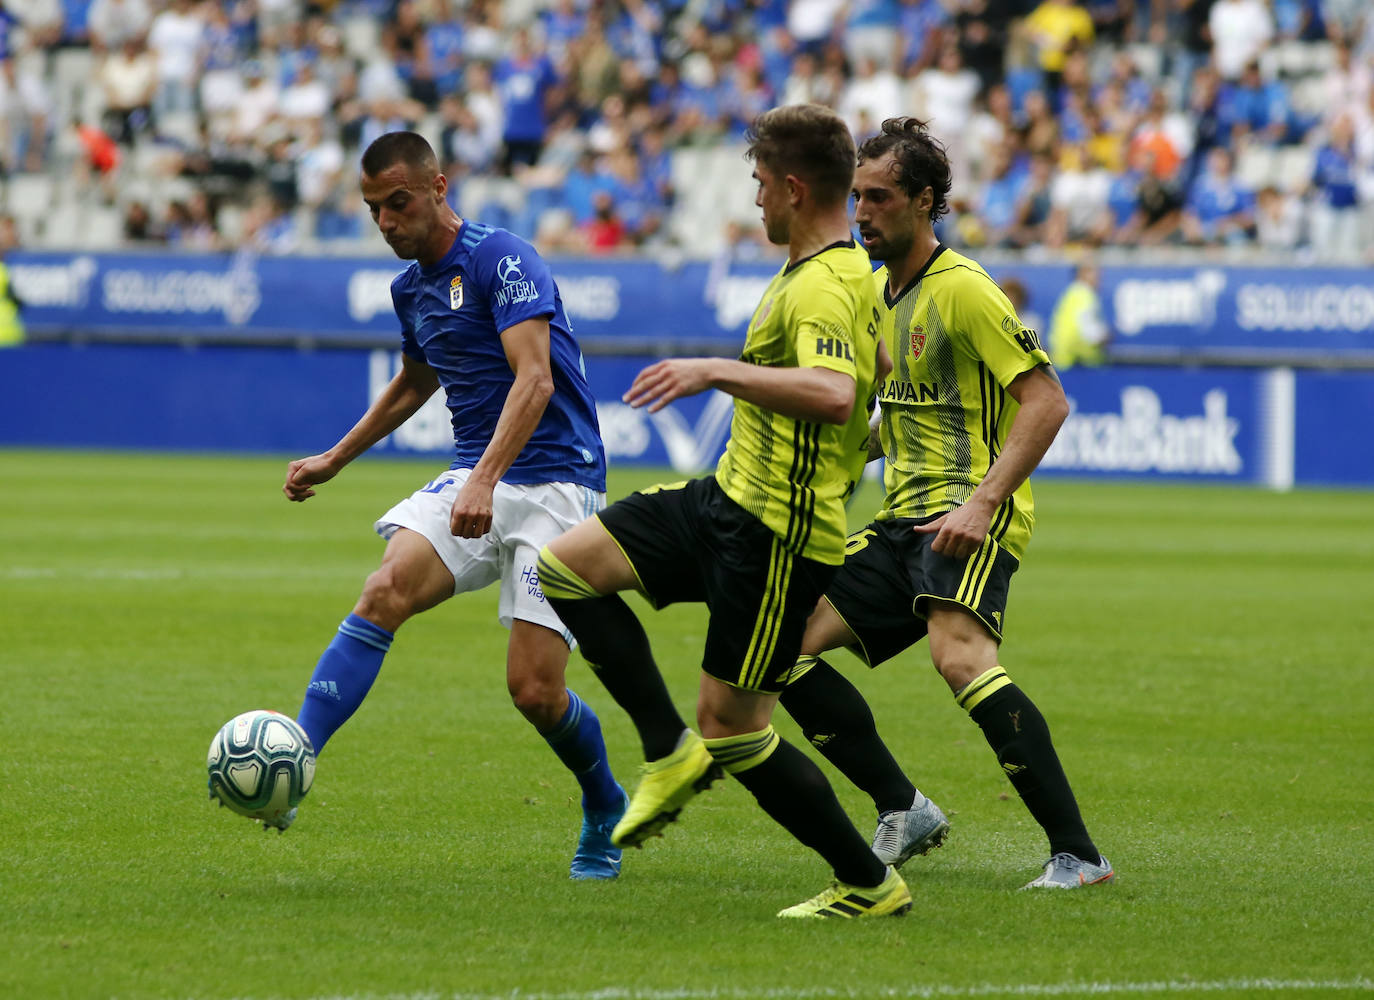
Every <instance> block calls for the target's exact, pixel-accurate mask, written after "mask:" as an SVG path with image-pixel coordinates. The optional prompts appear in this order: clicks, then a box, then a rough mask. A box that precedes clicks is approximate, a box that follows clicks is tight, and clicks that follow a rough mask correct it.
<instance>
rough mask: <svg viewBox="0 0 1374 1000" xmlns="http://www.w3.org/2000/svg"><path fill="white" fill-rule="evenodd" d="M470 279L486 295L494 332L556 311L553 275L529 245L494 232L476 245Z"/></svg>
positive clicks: (500, 231) (513, 236)
mask: <svg viewBox="0 0 1374 1000" xmlns="http://www.w3.org/2000/svg"><path fill="white" fill-rule="evenodd" d="M473 272H474V274H473V276H474V277H475V278H476V279H477V280H478V282H479V283H480V285H481V287H482V289H483V291H484V292H485V293H486V298H487V301H488V302H489V303H490V305H491V315H492V319H493V320H494V321H495V324H496V331H497V332H498V333H503V332H505V331H506V330H509V329H510V328H511V327H513V326H515V325H516V324H517V323H523V322H524V321H525V320H527V319H535V318H538V317H541V316H542V317H551V316H553V315H554V314H555V313H556V312H557V307H556V305H555V295H556V294H557V292H556V289H555V287H554V283H553V273H552V272H551V271H550V270H549V266H548V264H546V263H544V258H543V257H541V256H539V253H538V251H536V250H535V249H534V247H533V246H531V245H530V244H528V243H526V242H525V241H524V240H522V239H520V238H519V237H518V236H515V235H514V234H512V233H508V232H505V231H504V230H499V229H498V230H496V231H494V232H493V233H492V234H491V235H490V236H488V237H487V238H486V239H484V240H483V241H482V242H481V244H480V245H479V247H478V249H477V252H476V254H475V255H474V260H473Z"/></svg>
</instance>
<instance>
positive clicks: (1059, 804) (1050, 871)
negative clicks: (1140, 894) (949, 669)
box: [955, 666, 1116, 889]
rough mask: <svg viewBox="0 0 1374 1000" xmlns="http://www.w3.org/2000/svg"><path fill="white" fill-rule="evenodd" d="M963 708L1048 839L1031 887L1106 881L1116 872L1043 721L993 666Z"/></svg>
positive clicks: (970, 689) (961, 696)
mask: <svg viewBox="0 0 1374 1000" xmlns="http://www.w3.org/2000/svg"><path fill="white" fill-rule="evenodd" d="M955 699H956V701H957V702H958V703H959V707H960V708H962V709H964V710H965V711H966V712H968V714H969V717H970V718H972V719H973V721H974V722H976V723H977V724H978V726H979V728H980V729H982V730H983V736H984V737H985V738H986V739H987V741H988V746H990V747H992V749H993V752H995V753H996V754H997V762H998V763H999V764H1001V765H1002V771H1003V772H1004V773H1005V774H1006V776H1007V779H1008V780H1009V781H1010V782H1011V784H1012V787H1013V788H1015V789H1016V793H1017V794H1018V795H1020V796H1021V801H1022V802H1024V803H1025V804H1026V808H1027V809H1028V810H1030V814H1031V815H1032V816H1033V817H1035V821H1036V822H1037V823H1039V824H1040V826H1041V827H1042V828H1043V829H1044V831H1045V834H1046V836H1048V837H1049V841H1050V854H1051V858H1050V860H1049V861H1047V862H1046V863H1045V872H1044V874H1042V875H1041V876H1040V877H1039V878H1037V879H1034V880H1033V881H1031V882H1029V883H1028V884H1027V885H1026V886H1024V888H1027V889H1077V888H1080V887H1082V886H1088V885H1095V884H1099V883H1103V882H1108V881H1110V880H1111V878H1112V877H1113V876H1114V875H1115V874H1116V873H1115V872H1114V871H1113V869H1112V866H1111V863H1110V862H1108V861H1107V859H1106V858H1104V857H1102V854H1101V852H1099V851H1098V849H1097V845H1096V844H1094V843H1093V841H1092V838H1091V837H1089V836H1088V830H1087V827H1086V826H1084V825H1083V817H1082V815H1081V814H1080V813H1079V811H1078V802H1077V800H1076V799H1075V798H1074V794H1073V789H1072V788H1070V787H1069V779H1068V778H1067V777H1066V776H1065V774H1064V768H1063V765H1061V764H1060V762H1059V755H1058V754H1057V753H1056V752H1055V749H1054V743H1053V741H1051V739H1050V729H1049V726H1048V725H1047V724H1046V722H1045V717H1044V716H1043V715H1041V714H1040V710H1039V709H1037V708H1036V707H1035V703H1034V702H1032V701H1031V700H1030V698H1028V697H1026V694H1025V693H1024V692H1023V691H1022V690H1021V689H1020V688H1018V687H1017V686H1016V685H1015V684H1013V683H1012V682H1011V679H1010V678H1009V677H1007V672H1006V671H1005V670H1003V669H1002V667H1001V666H996V667H993V668H992V669H990V670H988V671H986V672H984V673H983V674H981V675H979V676H978V677H976V678H974V680H973V681H971V682H970V683H968V684H967V685H965V686H964V687H963V688H962V689H961V690H960V691H959V693H958V694H957V695H955Z"/></svg>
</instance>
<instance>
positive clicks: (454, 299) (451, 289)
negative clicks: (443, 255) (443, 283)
mask: <svg viewBox="0 0 1374 1000" xmlns="http://www.w3.org/2000/svg"><path fill="white" fill-rule="evenodd" d="M462 304H463V276H462V275H461V274H455V275H454V276H453V280H452V281H450V282H449V283H448V307H449V308H450V309H457V308H458V307H459V306H461V305H462Z"/></svg>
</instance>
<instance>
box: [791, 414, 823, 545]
mask: <svg viewBox="0 0 1374 1000" xmlns="http://www.w3.org/2000/svg"><path fill="white" fill-rule="evenodd" d="M820 444H821V425H820V424H817V423H810V422H808V421H805V420H798V421H797V423H796V429H795V430H794V431H793V434H792V468H791V469H789V470H788V475H787V479H788V483H789V484H790V486H791V490H792V502H791V503H790V504H788V507H789V509H790V513H789V515H788V519H787V542H788V544H789V545H790V546H792V547H793V549H794V551H797V552H801V551H803V550H804V549H805V548H806V543H807V542H808V541H810V539H811V525H812V523H813V522H814V521H815V519H816V491H815V490H813V489H812V488H811V480H812V479H814V478H815V475H816V462H817V460H818V459H819V457H820Z"/></svg>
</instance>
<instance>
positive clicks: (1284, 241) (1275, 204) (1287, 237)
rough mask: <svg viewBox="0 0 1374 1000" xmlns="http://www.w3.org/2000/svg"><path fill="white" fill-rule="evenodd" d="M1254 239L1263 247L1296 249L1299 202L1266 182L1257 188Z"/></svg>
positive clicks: (1300, 212)
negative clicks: (1265, 184)
mask: <svg viewBox="0 0 1374 1000" xmlns="http://www.w3.org/2000/svg"><path fill="white" fill-rule="evenodd" d="M1255 239H1256V242H1257V243H1258V244H1259V245H1260V246H1261V247H1263V248H1264V249H1266V250H1272V251H1275V252H1287V251H1290V250H1296V249H1297V247H1298V245H1299V244H1300V243H1301V242H1302V205H1301V204H1299V202H1298V200H1297V199H1296V198H1294V197H1292V196H1291V195H1288V194H1285V193H1284V192H1282V191H1280V190H1279V189H1278V188H1276V187H1274V186H1272V185H1270V186H1268V187H1263V188H1260V192H1259V195H1258V196H1257V197H1256V205H1255Z"/></svg>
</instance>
